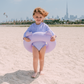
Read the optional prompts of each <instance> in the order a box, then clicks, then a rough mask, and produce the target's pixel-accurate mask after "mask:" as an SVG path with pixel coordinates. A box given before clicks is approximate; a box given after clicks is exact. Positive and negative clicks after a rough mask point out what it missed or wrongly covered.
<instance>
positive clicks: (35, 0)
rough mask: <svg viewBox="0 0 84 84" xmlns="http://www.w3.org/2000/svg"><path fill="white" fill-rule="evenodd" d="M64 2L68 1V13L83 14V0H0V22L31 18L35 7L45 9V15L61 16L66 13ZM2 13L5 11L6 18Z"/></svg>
mask: <svg viewBox="0 0 84 84" xmlns="http://www.w3.org/2000/svg"><path fill="white" fill-rule="evenodd" d="M66 3H68V14H69V16H70V15H74V16H76V15H77V16H78V17H81V15H84V0H0V22H3V21H9V20H11V19H14V20H21V19H23V20H26V17H29V19H30V18H31V19H32V18H33V17H32V13H33V10H34V9H35V8H36V7H41V8H43V9H45V10H46V11H47V12H48V13H49V14H48V16H47V17H52V16H53V17H57V15H58V16H59V17H60V18H62V17H64V15H66ZM3 13H6V15H8V17H7V18H6V16H5V15H3Z"/></svg>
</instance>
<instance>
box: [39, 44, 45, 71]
mask: <svg viewBox="0 0 84 84" xmlns="http://www.w3.org/2000/svg"><path fill="white" fill-rule="evenodd" d="M45 51H46V45H45V46H44V47H43V48H42V49H41V50H40V52H39V60H40V72H41V71H43V66H44V55H45Z"/></svg>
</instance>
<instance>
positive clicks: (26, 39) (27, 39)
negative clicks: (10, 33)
mask: <svg viewBox="0 0 84 84" xmlns="http://www.w3.org/2000/svg"><path fill="white" fill-rule="evenodd" d="M31 28H32V25H31V26H30V27H29V28H28V29H27V30H26V32H25V33H24V35H23V40H25V41H26V42H30V41H31V40H30V39H29V38H27V37H26V33H27V32H31Z"/></svg>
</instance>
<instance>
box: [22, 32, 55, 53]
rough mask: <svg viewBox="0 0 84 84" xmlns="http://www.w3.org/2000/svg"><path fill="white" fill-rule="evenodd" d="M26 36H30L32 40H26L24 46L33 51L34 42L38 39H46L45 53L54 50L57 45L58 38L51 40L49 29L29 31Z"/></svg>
mask: <svg viewBox="0 0 84 84" xmlns="http://www.w3.org/2000/svg"><path fill="white" fill-rule="evenodd" d="M26 37H28V38H29V39H30V40H31V41H30V42H26V41H25V40H24V41H23V44H24V47H25V48H26V49H27V50H28V51H30V52H32V43H34V42H37V41H42V42H43V41H44V42H46V43H47V45H46V52H45V53H48V52H50V51H52V50H53V49H54V48H55V46H56V40H55V41H53V42H51V41H50V39H51V37H52V35H51V33H50V31H47V32H35V33H32V32H27V33H26Z"/></svg>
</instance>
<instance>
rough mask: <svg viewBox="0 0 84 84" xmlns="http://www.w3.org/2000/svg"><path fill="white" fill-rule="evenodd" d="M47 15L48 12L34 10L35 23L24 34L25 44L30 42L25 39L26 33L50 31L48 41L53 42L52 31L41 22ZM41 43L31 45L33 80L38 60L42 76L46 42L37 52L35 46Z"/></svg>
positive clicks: (40, 9)
mask: <svg viewBox="0 0 84 84" xmlns="http://www.w3.org/2000/svg"><path fill="white" fill-rule="evenodd" d="M47 15H48V12H46V11H45V10H44V9H42V8H40V7H38V8H35V9H34V12H33V18H34V20H35V23H33V24H32V25H31V26H30V27H29V28H28V29H27V31H26V32H25V33H24V37H23V39H24V40H25V41H27V42H30V41H31V40H30V39H29V38H26V33H27V32H32V33H35V32H46V31H48V30H49V31H50V32H51V34H52V37H51V39H50V41H55V34H54V33H53V32H52V30H51V29H50V28H49V26H48V25H47V24H45V23H44V22H43V20H44V18H45V17H46V16H47ZM39 43H41V42H40V41H39V42H35V43H33V44H32V52H33V68H34V74H33V75H32V77H33V78H35V77H36V76H37V68H38V59H39V61H40V71H39V73H40V74H43V66H44V55H45V51H46V42H44V43H43V42H42V44H41V45H42V47H41V49H40V50H38V47H37V46H36V45H35V44H38V45H39Z"/></svg>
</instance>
